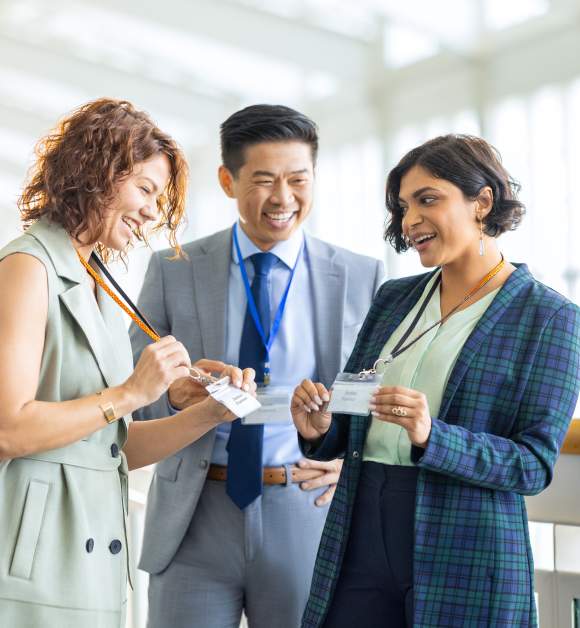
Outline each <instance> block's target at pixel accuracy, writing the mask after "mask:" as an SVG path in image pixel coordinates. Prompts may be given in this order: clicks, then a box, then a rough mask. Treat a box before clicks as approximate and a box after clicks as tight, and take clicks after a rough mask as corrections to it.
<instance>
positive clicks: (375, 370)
mask: <svg viewBox="0 0 580 628" xmlns="http://www.w3.org/2000/svg"><path fill="white" fill-rule="evenodd" d="M392 361H393V356H392V355H390V354H389V355H388V356H387V357H386V358H379V359H378V360H376V361H375V363H374V364H373V366H372V368H370V369H363V370H362V371H360V373H359V374H358V376H359V379H361V380H363V381H364V380H367V379H371V378H372V377H374V376H375V375H382V374H383V373H384V372H385V370H386V367H387V364H390V363H391V362H392Z"/></svg>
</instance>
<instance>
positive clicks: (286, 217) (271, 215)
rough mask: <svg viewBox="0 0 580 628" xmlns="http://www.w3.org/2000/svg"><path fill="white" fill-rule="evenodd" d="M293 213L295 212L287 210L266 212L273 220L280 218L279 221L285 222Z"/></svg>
mask: <svg viewBox="0 0 580 628" xmlns="http://www.w3.org/2000/svg"><path fill="white" fill-rule="evenodd" d="M293 215H294V212H286V213H285V214H278V213H276V214H269V213H268V212H266V216H268V218H270V219H271V220H278V221H279V222H285V221H286V220H290V218H292V216H293Z"/></svg>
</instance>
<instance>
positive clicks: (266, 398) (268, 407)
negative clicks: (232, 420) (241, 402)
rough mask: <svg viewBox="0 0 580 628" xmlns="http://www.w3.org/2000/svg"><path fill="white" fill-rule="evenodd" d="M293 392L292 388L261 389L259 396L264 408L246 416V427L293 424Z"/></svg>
mask: <svg viewBox="0 0 580 628" xmlns="http://www.w3.org/2000/svg"><path fill="white" fill-rule="evenodd" d="M292 392H293V391H292V390H291V389H290V388H286V387H284V386H263V387H259V388H258V391H257V395H258V401H259V402H260V403H261V404H262V407H261V408H258V409H257V410H254V412H252V413H251V414H250V415H249V416H246V417H245V418H244V420H243V421H242V423H243V424H244V425H257V424H266V423H267V424H272V423H291V422H292V413H291V412H290V402H291V401H292Z"/></svg>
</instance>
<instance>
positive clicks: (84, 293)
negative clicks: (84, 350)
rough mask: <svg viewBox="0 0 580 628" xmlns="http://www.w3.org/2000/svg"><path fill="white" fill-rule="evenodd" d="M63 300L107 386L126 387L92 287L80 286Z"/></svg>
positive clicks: (66, 293)
mask: <svg viewBox="0 0 580 628" xmlns="http://www.w3.org/2000/svg"><path fill="white" fill-rule="evenodd" d="M59 297H60V300H61V301H62V302H63V303H64V305H65V306H66V308H67V310H68V311H69V312H70V314H71V316H72V317H73V318H74V319H75V321H76V322H77V324H78V326H79V327H80V328H81V330H82V332H83V334H84V335H85V337H86V339H87V341H88V343H89V345H90V347H91V351H92V353H93V355H94V356H95V360H96V362H97V364H98V366H99V370H100V371H101V374H102V375H103V379H104V380H105V382H106V383H107V386H117V385H118V384H120V383H122V381H123V379H124V378H121V377H119V374H120V369H119V367H118V365H117V354H116V350H115V346H114V343H113V342H112V338H111V335H110V333H109V331H108V330H107V327H106V326H105V322H104V320H103V317H102V315H101V313H100V311H99V308H98V306H97V303H96V301H95V299H94V297H93V296H92V295H91V293H90V290H89V287H88V286H87V285H85V284H77V285H75V286H72V288H69V289H68V290H65V291H64V292H62V293H61V294H60V295H59ZM119 315H120V313H119ZM125 377H126V375H125Z"/></svg>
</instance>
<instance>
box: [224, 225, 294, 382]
mask: <svg viewBox="0 0 580 628" xmlns="http://www.w3.org/2000/svg"><path fill="white" fill-rule="evenodd" d="M234 245H235V247H236V254H237V256H238V262H239V264H240V272H241V273H242V279H243V281H244V288H245V289H246V296H247V298H248V307H249V308H250V314H251V315H252V320H253V321H254V325H255V326H256V330H257V331H258V334H259V335H260V338H261V339H262V343H263V345H264V349H266V365H265V367H266V368H265V373H266V374H268V373H269V372H270V348H271V347H272V344H273V343H274V340H275V339H276V336H277V335H278V331H279V330H280V324H281V323H282V316H283V315H284V308H285V307H286V301H287V300H288V292H289V291H290V286H291V285H292V279H294V273H295V272H296V267H297V266H298V262H299V261H300V256H301V255H302V251H303V249H304V245H302V248H301V249H300V252H299V253H298V257H297V258H296V263H295V264H294V268H292V270H291V272H290V279H289V280H288V285H287V286H286V290H284V294H283V295H282V300H281V301H280V305H279V306H278V309H277V311H276V316H275V317H274V322H273V323H272V329H271V330H270V334H269V335H268V337H266V333H265V332H264V328H263V327H262V321H261V320H260V315H259V314H258V309H257V308H256V302H255V301H254V295H253V294H252V288H251V287H250V280H249V279H248V273H247V272H246V266H245V264H244V260H243V258H242V251H241V250H240V243H239V241H238V225H234Z"/></svg>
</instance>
